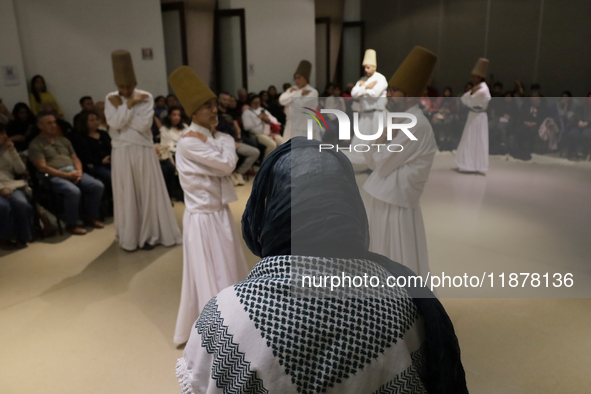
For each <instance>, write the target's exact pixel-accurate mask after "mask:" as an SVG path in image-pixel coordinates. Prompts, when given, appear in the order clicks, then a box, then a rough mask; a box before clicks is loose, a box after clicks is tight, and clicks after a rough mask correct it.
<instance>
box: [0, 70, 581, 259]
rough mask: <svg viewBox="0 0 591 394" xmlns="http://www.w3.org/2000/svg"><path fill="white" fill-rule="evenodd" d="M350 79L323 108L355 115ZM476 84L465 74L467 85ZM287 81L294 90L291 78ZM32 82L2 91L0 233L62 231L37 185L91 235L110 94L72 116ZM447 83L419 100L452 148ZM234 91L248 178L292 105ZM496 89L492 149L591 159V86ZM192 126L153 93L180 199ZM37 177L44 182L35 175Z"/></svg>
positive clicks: (71, 224)
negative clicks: (183, 152) (582, 90)
mask: <svg viewBox="0 0 591 394" xmlns="http://www.w3.org/2000/svg"><path fill="white" fill-rule="evenodd" d="M352 87H353V84H347V85H346V89H345V90H344V91H341V88H340V87H339V86H337V85H334V84H329V85H328V86H327V87H326V89H325V91H324V93H323V95H322V97H321V98H320V99H319V107H321V108H336V109H340V110H341V111H344V112H348V113H349V114H351V112H353V111H354V110H355V100H353V99H352V98H351V94H350V92H351V89H352ZM472 87H473V86H472V84H471V83H467V84H466V85H465V86H464V92H466V91H468V90H470V89H472ZM282 88H283V91H286V90H288V89H290V88H291V85H290V84H284V85H283V87H282ZM30 91H31V93H30V95H29V104H26V103H22V102H20V103H16V104H14V106H13V108H12V111H9V109H8V107H7V106H6V104H5V103H3V102H2V101H1V100H0V216H1V217H2V220H1V225H0V242H1V245H3V246H4V247H22V246H25V245H26V243H27V242H31V241H32V240H33V239H34V237H35V234H34V230H35V229H36V228H37V229H38V230H39V233H40V234H42V235H45V236H47V235H51V234H53V233H54V232H55V229H53V226H52V224H51V222H50V221H49V220H48V219H47V214H46V211H45V209H44V207H43V206H41V204H39V203H38V202H37V201H35V198H34V195H35V193H34V191H32V190H31V187H30V186H31V185H34V186H35V185H36V187H40V188H42V187H46V188H48V189H50V190H49V192H50V194H52V195H53V196H54V198H57V199H60V204H58V205H61V209H58V211H60V214H61V216H62V220H63V221H64V222H65V224H66V228H67V230H68V231H69V232H70V233H72V234H77V235H83V234H85V233H86V229H85V227H84V226H87V227H88V226H90V227H91V228H102V227H103V223H102V219H104V218H105V217H107V216H110V215H112V210H113V202H112V196H113V193H112V186H111V138H110V136H109V125H108V124H107V122H106V119H105V114H104V102H103V101H99V102H94V100H93V99H92V97H91V96H84V97H81V98H80V99H79V104H80V112H79V113H77V114H76V115H75V116H74V118H73V119H72V123H69V122H68V120H66V119H65V118H64V115H63V112H62V110H61V108H60V106H59V104H58V102H57V100H56V98H55V97H54V96H53V95H52V94H51V93H50V92H49V91H48V89H47V86H46V84H45V80H44V78H43V77H42V76H40V75H36V76H35V77H33V78H32V80H31V86H30ZM442 92H443V93H442V95H439V93H438V91H437V89H435V88H434V87H433V86H429V87H428V88H427V89H426V90H425V93H424V97H423V98H422V99H421V103H420V106H421V108H422V110H423V112H424V113H425V115H426V116H427V118H428V119H429V120H430V121H431V123H432V126H433V131H434V133H435V138H436V141H437V144H438V147H439V149H440V150H454V149H456V148H457V145H458V143H459V140H460V138H461V134H462V130H463V125H464V123H465V120H466V117H467V115H468V111H467V109H466V108H465V107H463V106H462V105H461V102H460V100H459V96H461V94H460V95H454V91H453V89H452V88H451V87H448V86H447V87H445V88H444V89H443V91H442ZM236 93H237V94H236V95H235V96H234V95H233V94H231V93H230V92H220V93H219V95H218V124H217V125H216V126H215V128H216V130H217V131H219V132H223V133H227V134H229V135H231V136H232V137H233V138H234V140H235V144H236V152H237V155H238V157H239V161H238V164H237V166H236V170H235V172H234V174H233V175H232V180H233V182H234V185H235V186H240V185H243V184H244V183H245V177H248V176H252V175H254V174H255V168H256V165H257V164H260V163H261V161H262V160H263V159H264V158H265V157H266V156H267V155H268V154H269V153H271V152H272V151H273V150H274V149H275V148H276V147H277V146H279V145H280V144H282V143H283V142H284V140H283V137H282V133H283V128H284V126H285V121H286V114H285V113H284V107H283V106H281V105H280V104H279V100H278V98H279V92H278V90H277V89H276V88H275V86H269V88H268V89H267V90H263V91H259V92H251V93H249V92H247V91H246V90H245V89H239V90H238V91H237V92H236ZM462 93H463V92H462ZM491 95H492V97H493V99H492V100H491V102H490V103H489V106H488V109H487V112H488V117H489V142H490V144H489V146H490V153H491V154H510V155H512V156H514V157H515V158H518V159H522V160H529V159H530V158H531V154H532V153H552V152H554V153H556V154H557V155H560V156H562V157H567V158H569V159H573V160H583V159H587V160H588V159H589V157H590V155H591V125H590V122H591V93H590V94H588V95H587V97H586V98H584V99H575V98H573V97H572V95H571V93H570V92H568V91H564V92H563V93H562V95H561V97H560V98H546V97H544V96H543V94H542V91H541V87H540V85H539V84H534V85H532V86H531V87H530V89H529V93H528V94H526V89H525V88H524V86H523V84H522V83H521V82H519V81H515V84H514V87H513V89H511V90H504V86H503V84H502V83H500V82H494V83H492V87H491ZM326 120H327V122H329V123H333V124H334V125H335V126H336V125H337V119H336V117H335V116H334V115H330V114H329V115H328V116H326ZM189 125H190V119H189V118H188V117H187V115H186V114H185V113H184V110H183V108H182V107H181V106H180V105H179V102H178V100H177V98H176V97H175V96H174V95H172V94H169V95H168V96H157V97H156V98H155V99H154V121H153V124H152V133H153V136H154V149H155V151H156V153H157V154H158V157H159V159H160V164H161V168H162V172H163V175H164V179H165V181H166V185H167V189H168V192H169V196H170V198H171V202H172V203H174V202H175V201H182V200H183V192H182V189H181V186H180V182H179V179H178V174H177V172H176V164H175V153H176V145H177V143H178V141H179V139H180V138H181V137H182V135H183V134H184V133H185V132H186V131H187V130H188V129H189ZM335 130H338V127H328V130H327V132H326V134H325V135H323V136H322V138H323V140H324V141H326V142H334V141H333V140H334V139H336V138H337V137H338V135H337V134H336V133H335ZM31 171H32V172H34V173H33V174H31V173H30V172H31ZM32 178H34V179H32ZM37 178H38V180H39V181H40V182H33V181H35V180H36V179H37ZM54 214H57V213H55V212H54Z"/></svg>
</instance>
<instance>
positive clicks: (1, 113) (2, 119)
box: [0, 99, 14, 125]
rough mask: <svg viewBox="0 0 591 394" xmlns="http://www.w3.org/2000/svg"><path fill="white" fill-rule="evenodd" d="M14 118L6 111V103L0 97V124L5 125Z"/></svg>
mask: <svg viewBox="0 0 591 394" xmlns="http://www.w3.org/2000/svg"><path fill="white" fill-rule="evenodd" d="M13 119H14V116H13V115H12V114H11V113H10V111H8V108H6V105H5V104H4V103H3V102H2V99H0V124H3V125H7V124H8V122H10V121H11V120H13Z"/></svg>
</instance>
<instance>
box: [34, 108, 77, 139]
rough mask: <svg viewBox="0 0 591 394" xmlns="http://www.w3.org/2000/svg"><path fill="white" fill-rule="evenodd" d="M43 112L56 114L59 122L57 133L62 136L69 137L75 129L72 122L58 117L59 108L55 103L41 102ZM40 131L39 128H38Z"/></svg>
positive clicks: (57, 122)
mask: <svg viewBox="0 0 591 394" xmlns="http://www.w3.org/2000/svg"><path fill="white" fill-rule="evenodd" d="M41 110H42V112H48V113H50V114H53V116H55V120H56V124H57V135H58V136H60V137H69V136H70V135H71V134H72V132H73V131H74V127H72V125H71V124H70V123H68V122H67V121H66V120H64V119H63V118H59V117H58V113H57V109H56V107H55V105H54V104H53V103H43V104H41ZM36 131H37V132H38V130H36Z"/></svg>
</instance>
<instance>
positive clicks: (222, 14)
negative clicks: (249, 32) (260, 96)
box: [213, 8, 248, 94]
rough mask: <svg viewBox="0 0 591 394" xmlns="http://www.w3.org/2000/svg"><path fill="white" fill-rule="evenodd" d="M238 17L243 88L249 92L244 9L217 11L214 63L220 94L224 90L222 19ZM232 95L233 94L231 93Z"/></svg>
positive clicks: (214, 29) (216, 83)
mask: <svg viewBox="0 0 591 394" xmlns="http://www.w3.org/2000/svg"><path fill="white" fill-rule="evenodd" d="M234 16H237V17H239V18H240V47H241V48H240V52H241V57H242V64H241V67H242V87H243V88H244V89H246V91H247V92H248V71H247V66H246V62H247V61H246V17H245V12H244V8H236V9H231V10H218V9H216V10H215V14H214V22H213V26H214V27H213V42H214V45H213V62H214V69H215V87H216V90H217V92H218V93H219V92H220V90H221V88H222V81H221V79H220V74H221V73H220V72H219V70H221V67H222V65H221V61H222V60H221V52H220V44H221V42H220V31H219V28H220V23H219V19H220V18H228V17H234ZM230 94H232V93H230Z"/></svg>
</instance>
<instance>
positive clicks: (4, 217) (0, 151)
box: [0, 124, 33, 248]
mask: <svg viewBox="0 0 591 394" xmlns="http://www.w3.org/2000/svg"><path fill="white" fill-rule="evenodd" d="M25 173H26V167H25V164H24V163H23V162H22V160H21V158H20V156H19V154H18V152H17V150H16V148H15V147H14V143H13V142H12V141H11V140H10V139H9V138H8V135H6V130H5V128H4V125H3V124H0V244H1V245H0V246H14V247H17V248H21V247H25V246H26V244H27V242H31V241H32V240H33V207H32V206H31V203H30V202H29V200H28V198H27V194H29V195H30V190H27V189H28V186H27V183H26V182H25V181H24V180H22V179H15V178H16V176H17V175H23V174H25Z"/></svg>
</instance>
